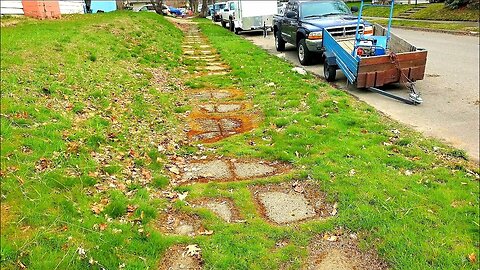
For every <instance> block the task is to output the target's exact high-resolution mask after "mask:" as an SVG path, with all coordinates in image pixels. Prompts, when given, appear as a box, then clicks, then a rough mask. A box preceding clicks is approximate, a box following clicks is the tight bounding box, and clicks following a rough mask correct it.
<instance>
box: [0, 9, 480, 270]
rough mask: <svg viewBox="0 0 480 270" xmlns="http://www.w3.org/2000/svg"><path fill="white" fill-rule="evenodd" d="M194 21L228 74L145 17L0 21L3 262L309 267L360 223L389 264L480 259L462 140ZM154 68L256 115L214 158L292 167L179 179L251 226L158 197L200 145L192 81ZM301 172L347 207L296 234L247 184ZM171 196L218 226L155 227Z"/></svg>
mask: <svg viewBox="0 0 480 270" xmlns="http://www.w3.org/2000/svg"><path fill="white" fill-rule="evenodd" d="M200 22H201V25H200V27H201V29H202V30H203V32H204V34H205V35H206V36H207V37H208V38H209V40H210V42H211V43H212V44H213V46H214V47H215V48H216V49H217V50H218V51H219V53H220V54H221V56H222V58H223V59H224V61H225V62H226V63H228V64H229V65H230V66H231V68H232V73H231V75H228V76H211V77H209V78H197V79H185V78H184V76H183V73H182V72H183V71H185V70H192V64H193V63H192V62H188V61H185V62H182V60H181V54H182V49H181V43H182V33H181V31H179V30H178V29H177V28H175V27H174V26H173V25H172V24H170V23H169V22H167V21H166V20H165V19H163V18H162V17H161V16H158V15H156V14H152V13H140V14H139V13H129V12H116V13H108V14H95V15H82V16H68V17H66V18H64V19H62V20H54V21H24V22H20V23H18V24H17V25H16V26H9V27H2V29H1V36H2V39H1V48H2V50H1V89H2V96H1V105H2V106H1V113H2V114H1V144H2V147H1V160H0V164H1V177H2V179H1V181H2V185H1V195H2V197H1V202H2V220H1V221H2V222H1V236H2V237H1V253H0V254H1V265H0V266H1V268H2V269H18V268H21V266H22V265H25V266H27V267H28V269H101V268H105V269H118V268H122V269H147V268H157V267H158V263H159V261H160V260H161V258H162V256H163V253H164V252H165V250H166V249H167V248H168V247H170V246H172V245H174V244H177V243H184V244H191V243H196V244H199V245H200V247H201V248H202V256H203V259H204V262H205V269H278V268H279V266H286V267H287V268H290V269H299V268H300V267H301V266H302V265H303V264H304V261H305V260H306V258H307V251H306V250H305V247H306V246H307V245H308V243H309V241H310V240H311V239H312V238H313V237H316V236H317V235H318V234H321V233H325V232H330V231H333V230H336V229H338V228H343V230H347V231H352V232H357V233H359V235H360V236H361V237H360V240H359V241H360V246H361V247H362V248H363V249H375V250H376V251H377V252H378V253H379V255H380V256H381V257H382V258H384V259H385V260H386V261H387V262H388V263H389V264H390V266H391V268H392V269H478V267H479V264H478V262H475V263H472V262H470V260H469V259H468V256H469V255H470V254H472V253H474V254H475V253H476V256H477V257H478V256H479V254H478V248H479V240H478V235H479V221H478V220H479V182H478V179H476V178H475V176H474V174H475V173H477V174H478V172H479V171H478V167H477V165H475V164H472V163H470V162H469V161H467V160H465V159H466V155H465V153H464V152H463V151H460V150H457V149H453V148H451V147H449V146H446V145H444V144H443V143H441V142H438V141H435V140H432V139H426V138H425V137H423V136H422V135H420V134H418V133H416V132H414V131H412V130H411V129H409V128H406V127H403V126H401V125H399V124H398V123H396V122H394V121H392V120H389V119H388V118H386V117H385V116H383V115H382V114H380V113H378V112H376V111H375V109H373V108H372V107H370V106H368V105H366V104H365V103H362V102H360V101H358V100H356V99H354V98H352V97H351V96H350V95H348V94H346V93H345V92H343V91H340V90H336V89H334V88H332V87H331V86H330V85H329V84H328V83H326V82H323V81H322V80H319V79H318V78H316V77H313V76H311V75H307V76H302V75H299V74H297V73H294V72H292V71H291V68H292V66H291V65H290V64H288V63H287V62H285V61H283V60H281V59H279V58H278V57H275V56H271V55H269V54H268V53H267V52H265V51H264V50H262V49H259V48H258V47H256V46H254V45H252V44H251V43H250V42H248V41H246V40H244V39H242V38H240V37H238V36H236V35H234V34H232V33H230V32H227V31H226V30H225V29H223V28H221V27H218V26H216V25H213V24H211V23H210V22H209V21H206V20H200ZM158 68H163V69H164V70H165V71H166V72H168V73H169V74H170V76H171V77H174V78H179V79H181V80H184V83H185V85H186V86H187V87H189V88H201V87H203V86H209V85H210V86H211V85H213V86H218V87H231V86H233V87H237V88H240V89H242V90H243V91H244V92H246V93H247V96H251V97H252V101H253V103H254V104H255V105H258V107H256V108H257V109H258V110H259V111H261V112H262V116H261V117H262V119H263V121H262V123H261V125H260V126H259V127H258V128H256V129H255V130H253V131H252V132H250V133H245V134H243V135H237V136H233V137H229V138H227V139H225V140H223V141H221V142H218V143H215V144H213V145H208V148H209V149H211V148H215V152H213V151H212V152H209V150H207V152H206V153H205V154H208V155H226V156H228V157H245V158H263V159H267V160H280V161H285V162H288V163H291V164H292V165H293V166H294V170H293V171H292V172H291V173H289V174H287V175H284V176H278V177H274V178H269V179H266V180H265V179H263V180H262V179H257V180H253V181H246V182H238V183H208V184H195V185H192V186H186V187H179V188H177V189H176V190H177V191H189V195H188V197H187V200H193V199H197V198H202V197H219V196H222V197H228V198H231V199H232V200H233V201H234V203H235V205H236V207H238V209H239V212H240V213H241V214H242V216H243V217H244V218H245V220H246V223H239V224H226V223H224V222H223V221H222V220H220V219H218V218H217V217H216V216H214V215H213V214H212V213H210V212H208V211H205V210H199V209H196V208H192V207H189V206H188V205H186V204H185V203H183V202H180V201H178V202H176V203H174V204H173V205H171V204H170V203H169V202H168V200H167V199H165V198H164V197H163V196H162V195H161V192H162V191H165V190H168V187H167V186H168V183H169V179H168V173H167V170H166V169H165V165H166V164H167V163H168V162H169V161H168V160H169V158H172V157H173V156H180V157H187V156H189V155H192V154H195V153H196V152H197V151H199V150H198V147H197V143H188V142H185V141H184V139H183V136H182V135H181V134H183V130H182V129H181V127H182V121H183V120H182V119H183V118H182V114H183V113H184V112H185V111H186V110H188V109H189V108H188V107H186V106H187V105H186V104H187V103H188V100H187V99H186V98H185V95H184V93H183V90H182V89H183V88H182V87H180V86H179V85H177V84H175V83H171V82H170V80H169V83H168V86H169V89H170V90H169V91H168V92H165V91H159V90H158V89H157V88H158V85H156V84H155V83H153V82H152V81H153V78H154V74H153V73H154V71H153V70H156V69H158ZM272 82H273V83H274V86H272V84H271V83H272ZM160 84H161V85H164V86H165V85H166V83H162V82H160ZM392 102H393V101H392ZM406 109H408V107H406ZM165 141H170V142H169V145H174V147H172V148H171V149H170V148H169V149H168V151H167V154H168V155H165V154H163V153H162V152H159V150H158V145H159V144H161V143H163V142H165ZM352 169H354V170H355V172H356V173H355V174H351V173H350V172H351V171H352ZM472 171H474V172H472ZM133 172H135V173H133ZM139 172H141V173H139ZM292 179H296V180H300V181H301V180H305V179H313V180H314V181H316V182H317V183H318V185H319V186H320V187H321V189H322V191H324V192H325V193H326V194H327V199H328V200H329V201H330V202H338V203H339V212H338V216H337V217H335V218H332V219H329V220H326V221H310V222H306V223H302V224H300V225H299V226H291V227H287V226H274V225H271V224H269V223H267V222H265V221H264V220H263V219H262V218H261V217H260V215H259V213H258V212H257V210H256V208H255V205H254V203H253V202H252V200H251V197H252V195H251V193H250V191H249V188H248V187H249V186H250V185H252V184H253V183H256V184H265V183H272V182H284V181H290V180H292ZM114 180H115V181H114ZM112 183H116V185H114V186H112V185H111V184H112ZM102 187H105V189H104V188H102ZM167 206H172V207H173V208H176V209H179V210H180V211H185V212H194V213H197V214H198V215H199V216H200V217H201V218H202V222H203V224H204V225H205V227H206V228H208V229H210V230H213V231H214V234H213V235H211V236H198V237H195V238H194V239H190V238H188V237H175V236H167V235H164V234H162V233H160V232H159V231H158V230H157V229H156V225H155V223H156V222H157V220H158V218H159V215H160V214H161V213H162V211H163V210H164V209H165V208H166V207H167ZM101 208H103V209H101ZM284 239H286V240H288V245H287V246H285V247H283V248H276V247H275V243H276V242H277V241H279V240H284Z"/></svg>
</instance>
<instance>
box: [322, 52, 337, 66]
mask: <svg viewBox="0 0 480 270" xmlns="http://www.w3.org/2000/svg"><path fill="white" fill-rule="evenodd" d="M323 57H325V63H327V64H328V65H329V66H337V58H336V57H335V55H334V54H333V53H332V52H329V51H326V52H324V53H323Z"/></svg>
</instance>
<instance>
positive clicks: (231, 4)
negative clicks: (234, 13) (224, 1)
mask: <svg viewBox="0 0 480 270" xmlns="http://www.w3.org/2000/svg"><path fill="white" fill-rule="evenodd" d="M230 10H235V3H234V2H232V3H230Z"/></svg>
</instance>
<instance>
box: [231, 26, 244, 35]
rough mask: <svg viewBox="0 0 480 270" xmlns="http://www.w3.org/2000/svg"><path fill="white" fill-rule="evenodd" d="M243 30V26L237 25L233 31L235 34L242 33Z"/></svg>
mask: <svg viewBox="0 0 480 270" xmlns="http://www.w3.org/2000/svg"><path fill="white" fill-rule="evenodd" d="M241 30H242V29H241V28H238V27H236V28H235V30H233V32H234V33H235V35H240V31H241Z"/></svg>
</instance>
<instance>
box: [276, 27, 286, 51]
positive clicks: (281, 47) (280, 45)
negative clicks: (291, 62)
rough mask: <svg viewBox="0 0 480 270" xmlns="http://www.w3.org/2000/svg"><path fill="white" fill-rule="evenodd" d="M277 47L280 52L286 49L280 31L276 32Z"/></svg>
mask: <svg viewBox="0 0 480 270" xmlns="http://www.w3.org/2000/svg"><path fill="white" fill-rule="evenodd" d="M275 49H277V51H279V52H283V51H285V41H284V40H283V38H282V35H281V34H280V33H279V32H278V31H276V32H275Z"/></svg>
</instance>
